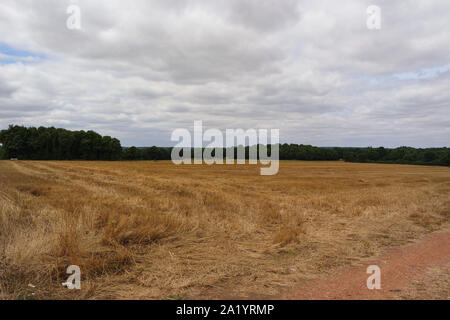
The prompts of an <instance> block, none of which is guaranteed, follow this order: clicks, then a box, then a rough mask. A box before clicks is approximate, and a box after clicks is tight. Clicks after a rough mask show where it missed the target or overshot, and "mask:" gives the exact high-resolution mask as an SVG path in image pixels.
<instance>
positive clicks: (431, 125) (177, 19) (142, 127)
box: [0, 0, 450, 147]
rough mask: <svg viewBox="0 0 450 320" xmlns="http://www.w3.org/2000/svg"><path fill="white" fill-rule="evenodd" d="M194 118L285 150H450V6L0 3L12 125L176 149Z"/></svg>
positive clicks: (417, 0) (1, 56)
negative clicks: (268, 135)
mask: <svg viewBox="0 0 450 320" xmlns="http://www.w3.org/2000/svg"><path fill="white" fill-rule="evenodd" d="M370 5H376V6H378V7H379V8H380V9H381V11H380V17H381V20H380V21H381V23H380V28H379V29H373V28H369V27H368V25H367V20H368V19H371V18H372V17H371V16H368V13H367V8H368V7H369V6H370ZM70 6H76V7H77V8H79V10H80V11H79V12H80V15H79V17H80V20H79V21H80V29H77V28H73V27H71V28H69V27H68V19H69V22H73V21H74V20H73V19H74V18H75V19H76V18H77V17H76V16H75V15H74V11H70V10H69V13H68V8H69V7H70ZM76 21H78V20H76ZM371 21H372V20H371ZM73 25H74V24H73V23H72V24H70V23H69V26H73ZM195 120H202V121H203V126H204V127H205V129H207V128H218V129H220V130H223V131H224V130H225V129H227V128H230V129H235V128H236V129H237V128H242V129H250V128H254V129H259V128H262V129H280V142H282V143H298V144H301V143H302V144H312V145H317V146H373V147H378V146H385V147H397V146H404V145H407V146H413V147H443V146H447V147H448V146H449V145H450V143H449V141H450V1H448V0H402V1H392V0H370V1H366V0H342V1H335V0H334V1H333V0H329V1H323V0H305V1H302V0H299V1H297V0H202V1H200V0H199V1H195V0H193V1H189V0H160V1H153V0H130V1H123V0H121V1H118V0H72V1H70V0H68V1H66V0H38V1H35V0H2V1H1V2H0V128H2V129H5V128H7V127H8V125H9V124H18V125H25V126H55V127H62V128H66V129H70V130H95V131H97V132H99V133H100V134H102V135H111V136H114V137H117V138H118V139H120V140H121V142H122V145H123V146H131V145H136V146H152V145H157V146H173V145H174V144H176V142H171V141H170V138H171V133H172V131H173V130H175V129H177V128H186V129H190V130H192V127H193V124H194V121H195Z"/></svg>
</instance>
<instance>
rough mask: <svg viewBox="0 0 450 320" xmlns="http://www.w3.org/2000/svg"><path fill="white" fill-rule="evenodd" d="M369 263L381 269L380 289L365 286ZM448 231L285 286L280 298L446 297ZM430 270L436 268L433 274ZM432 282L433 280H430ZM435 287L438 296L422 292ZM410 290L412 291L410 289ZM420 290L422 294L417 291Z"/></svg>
mask: <svg viewBox="0 0 450 320" xmlns="http://www.w3.org/2000/svg"><path fill="white" fill-rule="evenodd" d="M369 265H378V266H379V267H380V269H381V289H379V290H369V289H367V285H366V283H367V278H368V277H369V276H370V274H367V273H366V269H367V267H368V266H369ZM449 266H450V231H449V230H446V231H441V232H438V233H433V234H430V235H428V236H426V237H425V238H423V239H421V240H420V241H417V242H414V243H412V244H408V245H406V246H403V247H399V248H392V249H390V250H388V251H387V252H385V254H383V255H381V256H379V257H377V258H374V259H372V260H370V261H367V262H366V263H364V264H360V265H358V266H354V267H351V268H348V269H345V270H341V271H339V272H338V273H336V274H334V275H332V276H328V277H326V278H324V279H318V280H312V281H309V282H307V283H305V284H303V285H299V286H296V287H294V288H292V289H289V290H288V291H287V292H285V293H283V294H282V295H281V297H278V298H281V299H398V298H402V297H407V298H408V299H410V298H418V299H421V298H433V299H434V298H436V299H450V287H449V283H450V274H449V273H448V272H449ZM430 270H438V274H436V273H435V274H434V275H433V278H430V277H429V273H430V272H429V271H430ZM431 282H433V283H431ZM431 286H433V287H436V286H438V287H439V292H440V293H439V294H438V295H439V296H433V294H432V295H431V297H430V295H429V294H428V295H427V294H426V293H427V290H429V288H428V287H431ZM411 291H414V292H415V293H411ZM421 292H422V293H423V294H421Z"/></svg>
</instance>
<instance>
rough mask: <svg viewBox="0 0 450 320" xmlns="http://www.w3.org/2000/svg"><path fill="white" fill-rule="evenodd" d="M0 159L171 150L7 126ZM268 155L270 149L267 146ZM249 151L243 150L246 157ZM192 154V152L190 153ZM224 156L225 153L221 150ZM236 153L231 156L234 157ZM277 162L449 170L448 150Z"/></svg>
mask: <svg viewBox="0 0 450 320" xmlns="http://www.w3.org/2000/svg"><path fill="white" fill-rule="evenodd" d="M0 143H1V144H2V145H3V146H2V147H0V159H10V158H18V159H20V160H107V161H112V160H170V156H171V151H172V149H171V148H164V147H155V146H153V147H150V148H137V147H134V146H133V147H130V148H124V147H122V146H121V144H120V141H119V140H118V139H116V138H112V137H109V136H101V135H100V134H98V133H96V132H94V131H69V130H66V129H56V128H53V127H50V128H45V127H39V128H35V127H24V126H14V125H10V126H9V128H8V129H7V130H2V131H0ZM268 149H269V151H270V146H269V148H268ZM248 153H249V148H248V147H246V156H247V157H248ZM192 154H193V150H192ZM223 154H224V156H225V155H226V152H225V150H224V153H223ZM236 154H237V152H235V157H236ZM280 160H310V161H324V160H344V161H348V162H373V163H402V164H422V165H444V166H450V149H449V148H426V149H418V148H411V147H399V148H395V149H389V148H383V147H379V148H372V147H368V148H338V147H335V148H321V147H313V146H310V145H298V144H286V143H285V144H281V145H280Z"/></svg>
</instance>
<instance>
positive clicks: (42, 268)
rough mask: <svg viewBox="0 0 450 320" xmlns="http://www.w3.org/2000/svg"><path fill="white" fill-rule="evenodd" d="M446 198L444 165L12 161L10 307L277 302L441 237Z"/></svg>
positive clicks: (6, 226) (4, 256)
mask: <svg viewBox="0 0 450 320" xmlns="http://www.w3.org/2000/svg"><path fill="white" fill-rule="evenodd" d="M449 194H450V171H449V169H448V168H444V167H424V166H404V165H376V164H349V163H341V162H323V163H319V162H289V161H286V162H281V166H280V172H279V174H278V175H276V176H260V175H259V169H258V167H257V166H194V165H192V166H178V167H177V166H174V165H173V164H172V163H170V162H20V161H19V162H9V161H2V162H0V299H51V298H61V299H86V298H92V299H97V298H107V299H121V298H136V299H140V298H148V299H152V298H162V299H166V298H217V297H231V296H240V297H246V296H252V295H253V294H254V293H256V292H257V293H258V294H260V295H261V294H263V295H264V294H267V295H270V294H274V293H276V292H278V290H279V289H280V288H282V287H284V286H288V285H289V284H292V283H293V282H295V281H301V280H302V279H309V278H314V277H318V276H321V275H323V274H324V273H328V272H331V271H332V270H333V269H335V268H338V267H342V266H344V265H348V264H351V263H354V262H356V261H358V260H361V259H365V258H367V257H370V256H373V255H375V254H377V253H379V251H380V250H381V249H383V248H384V247H386V246H394V245H399V244H403V243H406V242H407V241H408V240H411V239H414V238H418V237H420V236H422V235H423V234H425V233H428V232H431V231H433V230H437V229H440V228H443V227H445V226H446V225H448V222H449V220H450V219H449V218H450V211H449V208H450V199H449ZM70 264H76V265H79V266H80V267H81V271H82V290H67V289H66V288H64V287H62V286H61V282H64V281H65V280H66V278H67V275H66V273H65V269H66V267H67V266H68V265H70ZM29 283H31V284H33V285H34V286H36V287H35V288H31V287H29V286H28V284H29Z"/></svg>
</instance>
